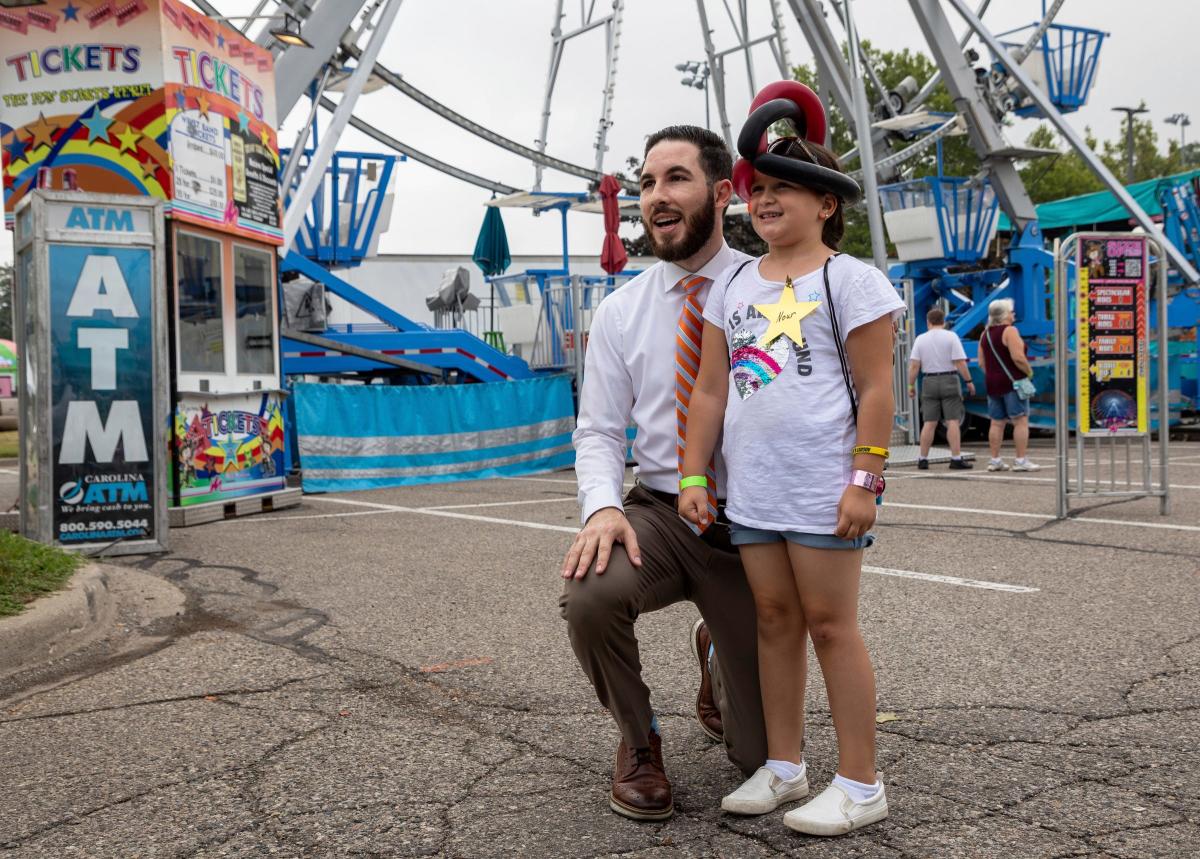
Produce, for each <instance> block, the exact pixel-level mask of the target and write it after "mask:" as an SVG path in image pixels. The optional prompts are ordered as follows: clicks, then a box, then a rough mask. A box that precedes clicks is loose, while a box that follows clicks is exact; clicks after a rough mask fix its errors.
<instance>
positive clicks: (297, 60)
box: [275, 0, 364, 124]
mask: <svg viewBox="0 0 1200 859" xmlns="http://www.w3.org/2000/svg"><path fill="white" fill-rule="evenodd" d="M363 2H364V0H321V3H320V4H319V5H318V6H317V7H316V8H315V9H314V10H313V13H312V16H311V17H310V18H308V19H307V20H306V21H304V22H303V24H302V26H303V31H302V32H303V34H304V38H306V39H308V41H309V42H310V43H312V48H304V47H293V48H289V49H288V50H286V51H284V52H283V53H282V54H281V55H280V56H279V59H278V60H276V62H275V111H276V113H277V114H278V121H279V123H280V124H282V123H283V120H284V119H286V118H287V115H288V114H289V113H291V112H292V108H293V107H295V106H296V102H297V101H299V100H300V97H301V96H302V95H304V91H305V90H306V89H308V85H309V84H310V83H312V81H313V78H315V77H316V76H317V75H319V74H320V73H321V67H322V66H324V65H325V64H326V63H328V62H329V58H330V57H332V56H334V55H335V54H336V53H337V49H338V45H339V44H340V43H341V41H342V35H343V34H344V33H345V32H346V30H347V28H348V27H349V26H350V24H351V23H353V21H354V16H355V15H357V14H358V12H359V10H360V9H361V8H362V7H363Z"/></svg>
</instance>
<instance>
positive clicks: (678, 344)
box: [675, 275, 717, 534]
mask: <svg viewBox="0 0 1200 859" xmlns="http://www.w3.org/2000/svg"><path fill="white" fill-rule="evenodd" d="M710 282H711V281H710V280H709V279H708V278H706V277H700V276H697V275H688V276H687V277H684V278H681V279H680V280H679V282H678V283H677V284H676V286H679V287H681V288H682V289H683V293H684V298H683V307H682V308H681V309H680V311H679V324H678V326H677V327H676V330H675V426H676V449H677V451H678V454H679V465H678V470H679V476H680V477H681V478H682V477H684V476H686V475H684V474H683V454H684V451H685V450H686V449H687V418H688V404H689V402H691V399H692V389H693V387H695V384H696V376H697V375H699V373H700V338H701V333H702V331H703V330H704V308H703V307H702V306H701V304H700V290H701V289H702V288H703V287H704V286H705V285H707V284H708V283H710ZM705 476H706V477H707V478H708V521H709V523H710V524H711V523H712V522H713V521H714V520H715V519H716V517H717V472H716V462H715V457H713V458H710V459H709V461H708V468H707V469H706V471H705ZM705 527H707V526H704V527H697V526H695V525H693V526H692V530H693V531H695V532H696V533H697V534H700V533H703V532H704V530H705Z"/></svg>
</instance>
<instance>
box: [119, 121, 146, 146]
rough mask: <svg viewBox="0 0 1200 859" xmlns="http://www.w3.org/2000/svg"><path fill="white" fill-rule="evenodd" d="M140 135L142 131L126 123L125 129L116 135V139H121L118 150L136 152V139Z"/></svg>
mask: <svg viewBox="0 0 1200 859" xmlns="http://www.w3.org/2000/svg"><path fill="white" fill-rule="evenodd" d="M141 137H142V133H141V132H140V131H138V130H137V129H136V128H134V127H133V126H132V125H129V124H128V123H126V125H125V130H124V131H122V132H121V133H120V134H118V135H117V140H119V141H121V150H120V151H121V152H125V151H130V152H137V146H138V141H139V140H140V139H141Z"/></svg>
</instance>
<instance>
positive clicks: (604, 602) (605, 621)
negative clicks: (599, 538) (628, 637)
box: [558, 545, 633, 638]
mask: <svg viewBox="0 0 1200 859" xmlns="http://www.w3.org/2000/svg"><path fill="white" fill-rule="evenodd" d="M628 565H629V559H628V556H626V554H625V549H624V548H623V547H621V546H619V545H617V546H613V552H612V556H611V557H610V558H609V563H608V569H607V570H606V571H605V572H604V573H601V574H600V575H596V564H595V562H593V563H592V566H591V567H589V568H588V571H587V575H586V576H584V577H583V578H582V579H569V580H568V581H567V583H566V586H565V587H564V589H563V594H562V597H561V598H560V599H559V603H558V605H559V612H560V614H561V615H562V618H563V620H565V621H566V622H567V628H568V629H569V630H570V631H571V635H572V636H582V637H584V638H593V637H600V636H603V635H604V634H605V633H606V632H607V631H608V629H609V628H610V627H611V625H612V624H613V623H614V622H615V621H618V620H624V619H629V618H630V615H631V614H632V613H633V608H632V605H633V601H632V599H631V596H632V595H631V594H629V593H627V592H626V590H625V588H623V587H621V584H622V583H626V582H629V581H630V578H629V577H628V576H622V575H620V572H623V570H622V567H623V566H628Z"/></svg>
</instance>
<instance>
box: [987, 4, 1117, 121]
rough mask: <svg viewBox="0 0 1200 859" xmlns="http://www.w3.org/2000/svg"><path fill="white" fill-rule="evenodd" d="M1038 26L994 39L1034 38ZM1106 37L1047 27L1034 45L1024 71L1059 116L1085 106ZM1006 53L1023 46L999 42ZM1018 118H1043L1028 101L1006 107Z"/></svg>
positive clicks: (1084, 30) (1060, 26) (1087, 31)
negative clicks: (1024, 36)
mask: <svg viewBox="0 0 1200 859" xmlns="http://www.w3.org/2000/svg"><path fill="white" fill-rule="evenodd" d="M1045 12H1046V3H1045V0H1043V2H1042V14H1043V15H1044V14H1045ZM1039 26H1040V25H1039V23H1038V22H1034V23H1032V24H1028V25H1026V26H1024V27H1018V28H1016V29H1015V30H1008V31H1007V32H1004V33H997V34H996V35H997V36H998V37H999V38H1001V39H1003V38H1004V37H1006V36H1010V37H1011V36H1018V35H1022V34H1025V33H1028V34H1030V35H1032V34H1033V32H1035V31H1036V30H1037V28H1038V27H1039ZM1107 35H1108V34H1107V33H1105V32H1104V31H1103V30H1095V29H1092V28H1091V27H1076V26H1071V25H1068V24H1050V25H1049V26H1047V27H1046V28H1045V30H1044V32H1043V33H1042V35H1041V37H1040V38H1039V39H1037V40H1036V42H1035V43H1034V46H1033V49H1032V50H1031V51H1030V53H1029V56H1028V57H1026V59H1025V63H1024V67H1025V68H1026V70H1027V71H1029V72H1030V74H1031V76H1032V77H1033V78H1034V80H1035V81H1037V82H1038V83H1039V84H1041V85H1042V87H1041V88H1042V89H1043V90H1045V92H1046V94H1047V95H1048V96H1049V97H1050V101H1052V102H1054V106H1055V107H1056V108H1057V109H1058V111H1059V113H1071V112H1072V111H1076V110H1079V108H1081V107H1083V105H1084V104H1086V103H1087V99H1088V94H1089V92H1090V91H1091V89H1092V84H1093V83H1094V82H1095V80H1096V67H1097V65H1098V63H1099V61H1100V47H1101V45H1102V44H1103V43H1104V38H1105V36H1107ZM1002 44H1004V46H1005V47H1006V48H1008V49H1010V51H1011V50H1013V49H1020V48H1022V47H1024V42H1023V41H1022V42H1002ZM993 68H994V69H995V70H996V71H997V73H999V74H1001V75H1003V70H1002V68H1001V67H1000V65H999V63H997V64H996V65H995V66H994V67H993ZM1006 107H1008V109H1010V110H1012V111H1013V112H1014V113H1016V114H1017V115H1018V116H1023V117H1031V116H1042V115H1043V114H1042V112H1041V111H1040V110H1039V109H1038V107H1037V105H1035V104H1033V103H1032V102H1030V101H1029V100H1027V99H1021V98H1014V100H1013V101H1012V102H1010V103H1009V104H1007V105H1006Z"/></svg>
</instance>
